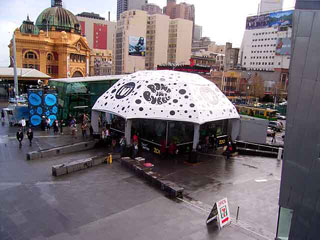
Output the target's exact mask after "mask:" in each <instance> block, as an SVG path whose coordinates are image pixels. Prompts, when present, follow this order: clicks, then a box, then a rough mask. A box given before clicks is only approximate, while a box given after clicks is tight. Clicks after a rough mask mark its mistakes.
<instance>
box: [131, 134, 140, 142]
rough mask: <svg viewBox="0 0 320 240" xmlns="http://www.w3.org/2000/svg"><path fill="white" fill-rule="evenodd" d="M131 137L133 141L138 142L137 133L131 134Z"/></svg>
mask: <svg viewBox="0 0 320 240" xmlns="http://www.w3.org/2000/svg"><path fill="white" fill-rule="evenodd" d="M132 139H133V142H137V144H139V139H138V135H137V134H136V133H135V134H133V137H132Z"/></svg>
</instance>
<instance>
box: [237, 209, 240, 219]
mask: <svg viewBox="0 0 320 240" xmlns="http://www.w3.org/2000/svg"><path fill="white" fill-rule="evenodd" d="M239 210H240V207H239V206H238V210H237V221H238V219H239Z"/></svg>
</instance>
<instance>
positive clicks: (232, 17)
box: [0, 0, 295, 67]
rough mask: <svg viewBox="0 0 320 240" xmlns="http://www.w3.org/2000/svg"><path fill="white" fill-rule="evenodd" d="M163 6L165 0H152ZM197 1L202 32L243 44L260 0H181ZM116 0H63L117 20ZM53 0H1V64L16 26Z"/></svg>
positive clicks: (287, 4)
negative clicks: (246, 26) (249, 23)
mask: <svg viewBox="0 0 320 240" xmlns="http://www.w3.org/2000/svg"><path fill="white" fill-rule="evenodd" d="M149 2H151V3H156V4H158V5H159V6H160V7H164V6H165V4H166V0H149ZM177 2H178V3H179V2H187V3H190V4H194V5H195V8H196V24H197V25H201V26H203V36H207V37H210V38H211V40H213V41H216V42H217V43H218V44H224V43H225V42H232V43H233V45H234V46H235V47H240V45H241V41H242V37H243V33H244V30H245V22H246V17H247V16H248V15H254V14H256V12H257V9H258V3H259V2H260V0H220V1H218V0H183V1H182V0H181V1H179V0H178V1H177ZM116 3H117V1H116V0H89V1H88V0H63V5H64V7H65V8H67V9H68V10H70V11H71V12H73V13H74V14H78V13H80V12H84V11H86V12H95V13H99V14H100V15H102V16H104V17H106V18H107V16H108V11H110V12H111V20H116V10H117V6H116V5H117V4H116ZM50 4H51V0H41V1H40V0H10V1H5V0H1V10H0V11H1V14H0V67H7V66H8V65H9V48H8V45H9V42H10V39H11V38H12V33H13V31H14V29H15V28H17V27H19V26H20V25H21V24H22V21H23V20H25V19H26V17H27V15H28V14H29V16H30V19H31V21H34V22H35V21H36V19H37V17H38V15H39V14H40V13H41V12H42V10H44V9H45V8H47V7H50ZM294 4H295V0H284V9H290V8H293V7H294Z"/></svg>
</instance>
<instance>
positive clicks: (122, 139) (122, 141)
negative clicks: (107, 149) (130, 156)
mask: <svg viewBox="0 0 320 240" xmlns="http://www.w3.org/2000/svg"><path fill="white" fill-rule="evenodd" d="M119 144H120V148H121V157H123V156H124V153H125V150H126V146H127V141H126V137H125V135H123V136H122V138H121V139H120V142H119Z"/></svg>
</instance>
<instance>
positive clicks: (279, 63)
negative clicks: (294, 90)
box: [243, 62, 281, 66]
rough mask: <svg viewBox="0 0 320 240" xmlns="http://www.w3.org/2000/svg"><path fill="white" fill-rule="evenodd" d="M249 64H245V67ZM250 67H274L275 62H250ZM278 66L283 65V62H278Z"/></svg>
mask: <svg viewBox="0 0 320 240" xmlns="http://www.w3.org/2000/svg"><path fill="white" fill-rule="evenodd" d="M246 64H247V63H246V62H244V63H243V65H246ZM250 65H274V63H273V62H250ZM278 65H279V66H280V65H281V62H278Z"/></svg>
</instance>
